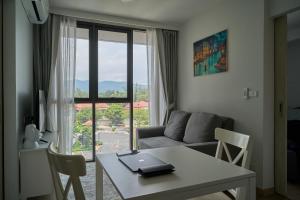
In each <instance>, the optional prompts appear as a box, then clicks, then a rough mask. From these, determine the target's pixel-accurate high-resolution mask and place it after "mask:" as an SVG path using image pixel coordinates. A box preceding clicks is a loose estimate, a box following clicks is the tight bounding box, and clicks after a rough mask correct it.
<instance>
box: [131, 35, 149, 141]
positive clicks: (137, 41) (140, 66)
mask: <svg viewBox="0 0 300 200" xmlns="http://www.w3.org/2000/svg"><path fill="white" fill-rule="evenodd" d="M133 83H134V85H133V145H134V147H136V144H135V141H136V140H135V137H136V131H135V130H136V128H139V127H147V126H149V109H148V108H149V90H148V71H147V48H146V33H145V32H144V31H134V32H133Z"/></svg>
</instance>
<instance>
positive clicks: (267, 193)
mask: <svg viewBox="0 0 300 200" xmlns="http://www.w3.org/2000/svg"><path fill="white" fill-rule="evenodd" d="M274 193H275V190H274V188H267V189H261V188H256V194H257V196H259V197H267V196H271V195H273V194H274Z"/></svg>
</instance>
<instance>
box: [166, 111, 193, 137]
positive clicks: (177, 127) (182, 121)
mask: <svg viewBox="0 0 300 200" xmlns="http://www.w3.org/2000/svg"><path fill="white" fill-rule="evenodd" d="M190 115H191V114H190V113H187V112H184V111H179V110H176V111H173V112H172V113H171V115H170V118H169V121H168V123H167V125H166V129H165V132H164V135H165V136H166V137H168V138H171V139H173V140H177V141H182V138H183V136H184V131H185V127H186V124H187V122H188V120H189V117H190Z"/></svg>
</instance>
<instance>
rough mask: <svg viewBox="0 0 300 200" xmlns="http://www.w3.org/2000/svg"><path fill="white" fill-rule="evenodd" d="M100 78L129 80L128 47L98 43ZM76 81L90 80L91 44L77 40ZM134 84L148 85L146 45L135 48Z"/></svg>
mask: <svg viewBox="0 0 300 200" xmlns="http://www.w3.org/2000/svg"><path fill="white" fill-rule="evenodd" d="M98 49H99V50H98V66H100V67H99V70H98V77H99V80H101V81H103V80H106V81H107V80H110V81H126V80H127V45H126V44H124V43H116V42H114V43H113V42H104V41H99V42H98ZM76 50H77V52H76V79H78V80H88V77H89V69H88V65H89V43H88V40H84V39H77V47H76ZM133 82H134V83H139V84H147V52H146V46H145V45H134V47H133Z"/></svg>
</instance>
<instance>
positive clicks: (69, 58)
mask: <svg viewBox="0 0 300 200" xmlns="http://www.w3.org/2000/svg"><path fill="white" fill-rule="evenodd" d="M53 27H54V28H53V32H55V33H56V34H57V33H59V35H58V37H57V38H53V41H52V42H53V43H54V46H55V45H56V46H55V48H53V49H52V51H53V54H52V55H53V57H52V62H51V63H52V64H51V65H52V67H51V75H50V86H49V94H48V101H47V103H48V105H47V106H48V109H47V111H48V119H49V121H48V127H49V129H50V131H52V132H54V133H56V134H57V137H56V138H57V140H56V143H57V146H58V150H59V152H60V153H65V154H71V152H72V133H73V124H74V115H75V112H74V87H75V66H76V63H75V61H76V20H75V19H73V18H70V17H65V16H57V15H55V16H54V19H53Z"/></svg>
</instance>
